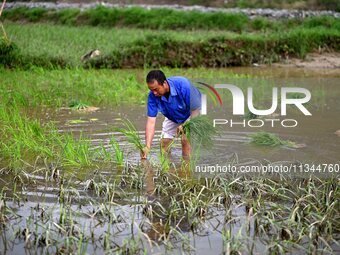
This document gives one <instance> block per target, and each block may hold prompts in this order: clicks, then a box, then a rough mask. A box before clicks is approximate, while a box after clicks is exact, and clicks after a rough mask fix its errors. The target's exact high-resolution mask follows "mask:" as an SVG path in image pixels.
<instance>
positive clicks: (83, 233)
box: [0, 68, 340, 254]
mask: <svg viewBox="0 0 340 255" xmlns="http://www.w3.org/2000/svg"><path fill="white" fill-rule="evenodd" d="M234 72H238V73H240V74H250V75H254V73H256V74H257V75H258V76H262V77H261V78H256V79H255V78H250V77H242V78H237V77H236V78H235V77H233V78H230V79H224V80H221V79H220V80H219V79H218V78H216V80H213V79H211V78H209V79H204V78H202V77H197V78H196V80H200V81H202V80H203V81H205V82H207V83H209V84H212V85H213V84H222V83H225V84H234V85H237V86H239V87H240V88H242V89H244V88H247V87H249V86H253V88H254V91H255V90H256V88H259V90H258V91H257V92H256V94H254V98H255V100H256V102H257V103H256V105H257V106H259V108H260V107H264V109H267V108H269V107H270V103H271V93H272V87H279V88H280V87H288V86H289V87H292V86H295V87H303V88H306V89H308V90H309V91H310V92H311V95H312V98H311V100H310V102H308V103H307V104H306V105H305V106H306V108H307V109H308V110H309V111H310V112H311V113H312V116H305V115H303V114H302V113H301V111H299V110H298V109H294V107H290V108H289V109H288V114H287V116H286V117H284V116H281V115H279V114H277V113H276V112H275V113H273V114H272V115H271V116H266V117H257V119H258V120H260V121H261V120H262V121H263V122H264V123H266V124H268V122H266V121H265V119H279V120H280V121H281V120H282V119H284V118H287V119H288V118H289V119H294V120H296V121H297V123H298V125H297V126H296V127H294V128H287V127H283V126H282V125H280V124H279V123H280V121H277V122H275V124H277V123H278V125H277V126H275V127H271V126H270V125H264V126H263V127H257V128H254V127H251V126H249V125H245V126H243V124H236V125H234V126H230V120H231V119H233V121H234V122H237V123H243V119H244V118H243V117H242V118H241V117H234V116H233V115H232V98H231V96H230V93H229V92H228V91H221V90H219V92H220V91H221V93H220V94H221V97H222V99H223V103H224V104H223V106H219V105H217V104H214V103H213V102H211V101H208V108H207V111H208V116H209V117H210V118H212V119H223V120H228V123H226V124H223V125H220V133H219V136H217V137H215V138H214V146H213V148H212V149H211V150H205V148H201V151H200V158H199V159H197V161H196V162H195V163H196V164H200V165H202V164H204V165H216V164H220V165H224V164H225V165H235V166H236V167H238V168H239V167H240V166H242V165H249V166H251V165H256V164H260V165H261V164H262V165H268V164H274V165H275V164H276V165H280V164H284V165H289V164H290V165H292V164H334V165H335V164H339V163H340V160H339V155H340V137H339V136H338V135H337V133H336V131H337V130H340V122H339V120H340V119H339V112H340V103H339V97H340V87H339V84H340V74H339V72H338V70H337V71H334V70H331V71H325V70H318V72H319V73H314V74H313V72H312V73H311V72H309V73H307V74H306V73H305V70H303V69H301V70H296V69H294V70H291V71H290V72H287V70H283V69H277V71H275V72H274V71H273V70H271V69H268V70H267V69H256V68H253V69H246V68H245V69H235V70H234ZM194 80H195V79H194ZM256 84H259V85H258V86H256ZM244 91H245V90H244ZM208 100H210V99H209V98H208ZM254 104H255V103H254ZM266 107H267V108H266ZM277 112H278V113H279V111H277ZM145 113H146V107H145V106H130V105H122V106H118V107H101V108H100V109H98V110H96V111H93V112H80V111H74V110H71V109H69V108H65V107H64V108H59V109H57V110H55V109H53V110H52V109H51V110H44V111H43V112H41V111H34V112H32V113H31V116H32V118H37V119H41V120H42V121H43V122H49V121H52V122H53V123H54V124H55V125H56V127H57V130H58V132H59V133H60V134H73V135H74V136H75V137H86V139H88V140H89V141H90V146H91V147H90V149H91V150H96V149H97V148H105V149H106V150H107V152H108V153H110V154H115V152H116V151H115V150H114V148H113V146H112V143H111V139H112V137H115V139H116V141H117V143H118V145H119V147H120V148H121V149H122V151H123V155H124V160H123V164H117V163H116V162H112V163H111V162H103V163H100V162H99V164H98V165H96V166H94V167H91V166H89V167H82V168H77V167H71V168H70V167H69V168H63V167H61V166H60V164H58V162H55V163H49V162H45V161H44V160H42V159H37V161H36V163H34V164H28V163H27V165H26V167H25V170H23V171H22V172H20V173H13V171H10V170H9V169H7V168H3V169H2V170H1V177H0V187H1V191H0V254H151V253H152V254H338V253H340V245H339V242H340V238H339V237H340V223H339V222H340V221H339V220H340V214H339V211H340V210H339V209H340V205H339V194H340V190H339V172H336V171H335V170H334V171H333V172H331V173H328V174H327V175H326V174H320V173H319V175H318V174H317V173H314V172H313V173H312V172H310V171H309V172H304V173H303V174H300V175H299V177H297V176H296V175H294V174H292V173H288V174H272V175H270V176H268V175H262V176H261V175H260V176H256V178H254V176H253V175H244V174H239V173H210V174H209V173H206V172H205V173H204V174H203V173H198V172H196V171H194V169H195V168H194V169H192V170H191V171H188V169H187V166H186V165H185V164H183V163H182V162H181V147H180V142H179V141H177V142H176V144H175V145H174V147H173V148H172V155H171V158H170V160H171V163H170V164H168V165H167V167H164V164H163V163H164V162H163V161H162V157H161V156H160V153H159V138H160V134H161V131H160V130H161V124H162V121H161V120H162V118H161V117H160V116H159V117H160V118H159V119H158V121H157V127H156V134H155V140H154V141H155V142H154V144H153V147H154V148H153V150H152V152H151V155H150V158H149V160H147V161H140V154H139V152H138V150H136V148H135V147H134V146H133V145H131V144H129V143H128V142H127V141H126V137H124V136H123V135H122V134H120V133H118V132H117V131H115V130H114V127H117V126H120V125H121V123H122V121H123V120H126V119H129V120H130V121H131V122H132V123H133V124H134V125H135V126H136V128H137V130H138V133H139V134H140V135H141V137H142V138H144V127H145V121H146V119H145ZM250 119H251V118H250ZM248 121H249V119H248V118H247V119H245V122H244V123H248ZM257 124H258V123H257ZM259 131H266V132H270V133H274V134H276V135H278V136H279V137H280V138H282V139H285V140H290V141H293V142H294V143H295V144H296V145H298V146H295V147H289V146H277V147H270V146H269V147H268V146H258V145H255V144H253V143H251V137H250V136H251V135H252V134H255V133H257V132H259ZM310 174H313V175H314V176H313V177H310ZM269 177H270V178H269Z"/></svg>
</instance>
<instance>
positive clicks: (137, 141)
mask: <svg viewBox="0 0 340 255" xmlns="http://www.w3.org/2000/svg"><path fill="white" fill-rule="evenodd" d="M123 125H124V126H123V127H121V128H114V131H116V132H120V133H122V134H123V135H124V136H125V137H126V138H127V141H128V142H129V143H131V144H133V145H134V146H135V148H136V149H138V150H139V151H143V149H144V147H145V145H144V144H143V143H142V139H141V137H140V136H139V133H138V131H137V129H136V127H135V126H134V125H133V124H132V122H131V121H129V120H126V121H125V122H124V124H123Z"/></svg>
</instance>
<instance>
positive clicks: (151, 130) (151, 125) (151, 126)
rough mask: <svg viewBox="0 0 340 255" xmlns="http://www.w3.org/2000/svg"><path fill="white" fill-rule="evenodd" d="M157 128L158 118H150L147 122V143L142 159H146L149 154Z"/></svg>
mask: <svg viewBox="0 0 340 255" xmlns="http://www.w3.org/2000/svg"><path fill="white" fill-rule="evenodd" d="M155 127H156V117H148V119H147V121H146V128H145V143H146V147H145V148H144V150H143V152H142V155H141V157H142V159H146V157H147V154H148V153H149V151H150V149H151V145H152V140H153V137H154V135H155Z"/></svg>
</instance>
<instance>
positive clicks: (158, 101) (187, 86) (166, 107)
mask: <svg viewBox="0 0 340 255" xmlns="http://www.w3.org/2000/svg"><path fill="white" fill-rule="evenodd" d="M167 81H168V84H169V88H170V94H169V98H166V97H165V96H162V97H156V96H155V95H154V94H153V93H152V92H151V91H150V93H149V97H148V116H149V117H156V116H157V113H158V112H161V113H162V114H163V115H164V116H165V117H167V118H168V119H169V120H172V121H173V122H175V123H184V122H185V121H186V120H187V119H188V118H189V117H190V114H191V111H193V110H196V109H201V93H200V92H199V90H198V89H197V88H196V87H194V86H193V85H192V84H191V82H190V81H189V80H188V79H187V78H184V77H180V76H176V77H169V78H168V79H167Z"/></svg>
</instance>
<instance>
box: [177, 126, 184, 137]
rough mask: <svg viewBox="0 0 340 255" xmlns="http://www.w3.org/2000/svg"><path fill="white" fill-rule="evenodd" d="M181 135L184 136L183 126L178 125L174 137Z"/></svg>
mask: <svg viewBox="0 0 340 255" xmlns="http://www.w3.org/2000/svg"><path fill="white" fill-rule="evenodd" d="M182 134H184V130H183V125H179V126H178V127H177V130H176V136H177V137H179V136H180V135H182Z"/></svg>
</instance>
